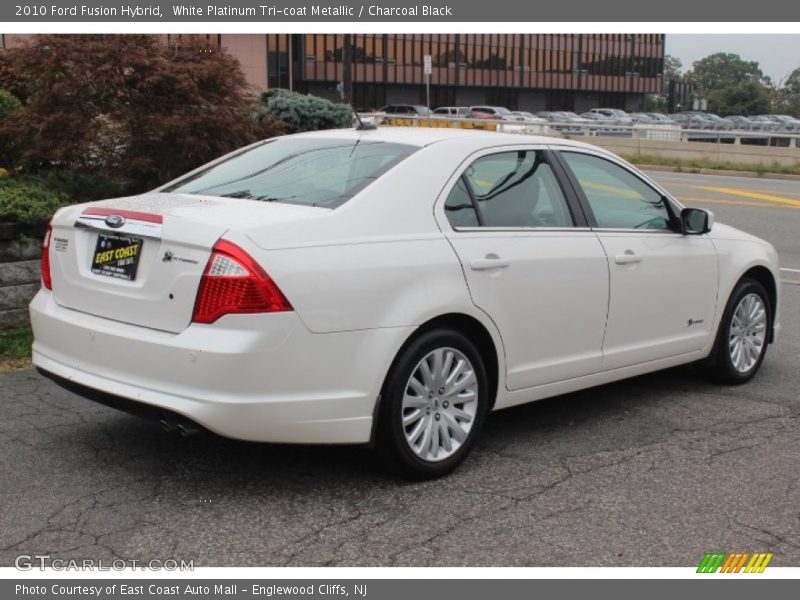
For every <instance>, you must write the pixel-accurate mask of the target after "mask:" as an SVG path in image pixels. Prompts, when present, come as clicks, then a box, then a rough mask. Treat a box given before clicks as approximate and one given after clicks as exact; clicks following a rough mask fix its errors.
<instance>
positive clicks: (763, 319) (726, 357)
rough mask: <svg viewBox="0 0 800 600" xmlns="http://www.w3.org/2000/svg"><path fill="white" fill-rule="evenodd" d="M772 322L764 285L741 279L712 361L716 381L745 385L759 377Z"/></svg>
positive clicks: (712, 372) (727, 307)
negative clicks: (758, 372)
mask: <svg viewBox="0 0 800 600" xmlns="http://www.w3.org/2000/svg"><path fill="white" fill-rule="evenodd" d="M771 323H772V307H771V306H770V302H769V296H768V295H767V292H766V290H765V289H764V286H763V285H761V284H760V283H759V282H758V281H755V280H753V279H742V280H741V281H740V282H739V283H738V284H737V285H736V287H735V288H734V290H733V293H732V294H731V296H730V299H729V300H728V304H727V306H726V307H725V313H724V314H723V315H722V321H721V322H720V325H719V331H718V333H717V341H716V346H715V349H714V353H713V355H712V357H711V360H710V367H711V374H712V375H713V376H714V378H715V379H716V380H717V381H720V382H722V383H731V384H738V383H744V382H746V381H748V380H749V379H750V378H752V377H753V375H755V374H756V372H757V371H758V369H759V367H760V366H761V363H762V362H763V361H764V356H765V354H766V352H767V344H768V343H769V334H770V327H771Z"/></svg>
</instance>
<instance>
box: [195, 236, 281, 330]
mask: <svg viewBox="0 0 800 600" xmlns="http://www.w3.org/2000/svg"><path fill="white" fill-rule="evenodd" d="M290 310H292V305H291V304H289V301H288V300H287V299H286V297H285V296H284V295H283V292H281V290H280V289H279V288H278V286H277V285H275V282H274V281H272V279H270V277H269V275H267V274H266V272H265V271H264V269H262V268H261V266H260V265H259V264H258V263H256V261H254V260H253V259H252V257H251V256H250V255H249V254H247V252H245V251H244V250H242V249H241V248H240V247H239V246H237V245H236V244H233V243H231V242H228V241H225V240H219V241H218V242H217V243H216V244H215V245H214V248H213V250H212V251H211V258H209V259H208V264H207V265H206V270H205V271H204V272H203V277H202V279H201V280H200V288H199V290H198V291H197V300H196V301H195V305H194V315H192V321H193V322H194V323H213V322H214V321H216V320H217V319H219V318H220V317H221V316H222V315H227V314H236V313H266V312H281V311H290Z"/></svg>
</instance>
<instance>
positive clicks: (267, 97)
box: [260, 90, 353, 133]
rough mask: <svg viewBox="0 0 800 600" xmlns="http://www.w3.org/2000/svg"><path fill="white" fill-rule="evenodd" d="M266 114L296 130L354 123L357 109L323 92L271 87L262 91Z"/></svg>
mask: <svg viewBox="0 0 800 600" xmlns="http://www.w3.org/2000/svg"><path fill="white" fill-rule="evenodd" d="M261 104H262V109H261V111H260V114H266V115H270V116H272V117H274V118H275V119H279V120H280V121H283V122H284V123H286V125H287V126H288V127H289V129H290V131H291V132H292V133H298V132H301V131H316V130H318V129H336V128H341V127H350V126H352V124H353V110H352V109H351V108H350V106H349V105H347V104H336V103H335V102H331V101H330V100H325V99H324V98H320V97H319V96H312V95H310V94H309V95H305V94H298V93H297V92H290V91H288V90H270V91H267V92H264V93H263V94H261Z"/></svg>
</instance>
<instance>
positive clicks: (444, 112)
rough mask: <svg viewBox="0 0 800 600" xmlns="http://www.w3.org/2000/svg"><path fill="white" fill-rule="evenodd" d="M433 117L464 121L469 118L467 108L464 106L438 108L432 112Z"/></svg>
mask: <svg viewBox="0 0 800 600" xmlns="http://www.w3.org/2000/svg"><path fill="white" fill-rule="evenodd" d="M433 116H434V117H449V118H451V119H456V118H461V119H464V118H467V117H469V108H468V107H466V106H440V107H439V108H437V109H436V110H434V111H433Z"/></svg>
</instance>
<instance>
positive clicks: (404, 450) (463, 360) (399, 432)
mask: <svg viewBox="0 0 800 600" xmlns="http://www.w3.org/2000/svg"><path fill="white" fill-rule="evenodd" d="M488 399H489V390H488V380H487V377H486V369H485V366H484V364H483V360H482V359H481V356H480V353H479V352H478V350H477V348H476V347H475V345H474V344H473V343H472V342H471V341H470V340H469V339H468V338H467V337H465V336H463V335H462V334H460V333H458V332H455V331H451V330H433V331H428V332H426V333H424V334H422V335H421V336H420V337H418V338H417V339H415V340H414V341H413V342H411V343H410V344H409V345H408V347H406V348H405V349H404V350H403V351H402V352H401V354H400V356H399V357H398V359H397V360H396V361H395V364H394V366H393V367H392V370H391V372H390V373H389V375H388V377H387V379H386V383H385V384H384V389H383V393H382V397H381V410H380V416H379V419H380V421H379V428H378V432H377V433H378V439H377V446H378V451H379V453H380V455H381V456H382V458H383V459H384V462H386V463H388V465H389V466H390V467H391V468H393V469H394V470H399V471H400V472H401V473H402V474H404V475H406V476H408V477H412V478H414V479H431V478H434V477H440V476H442V475H445V474H446V473H449V472H450V471H452V470H453V469H454V468H455V467H456V466H457V465H458V464H459V463H460V462H461V461H462V460H463V459H464V457H465V456H466V455H467V453H468V452H469V450H470V448H471V447H472V444H473V443H474V441H475V438H476V436H477V434H478V431H479V430H480V428H481V425H482V424H483V420H484V418H485V415H486V411H487V407H488Z"/></svg>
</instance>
